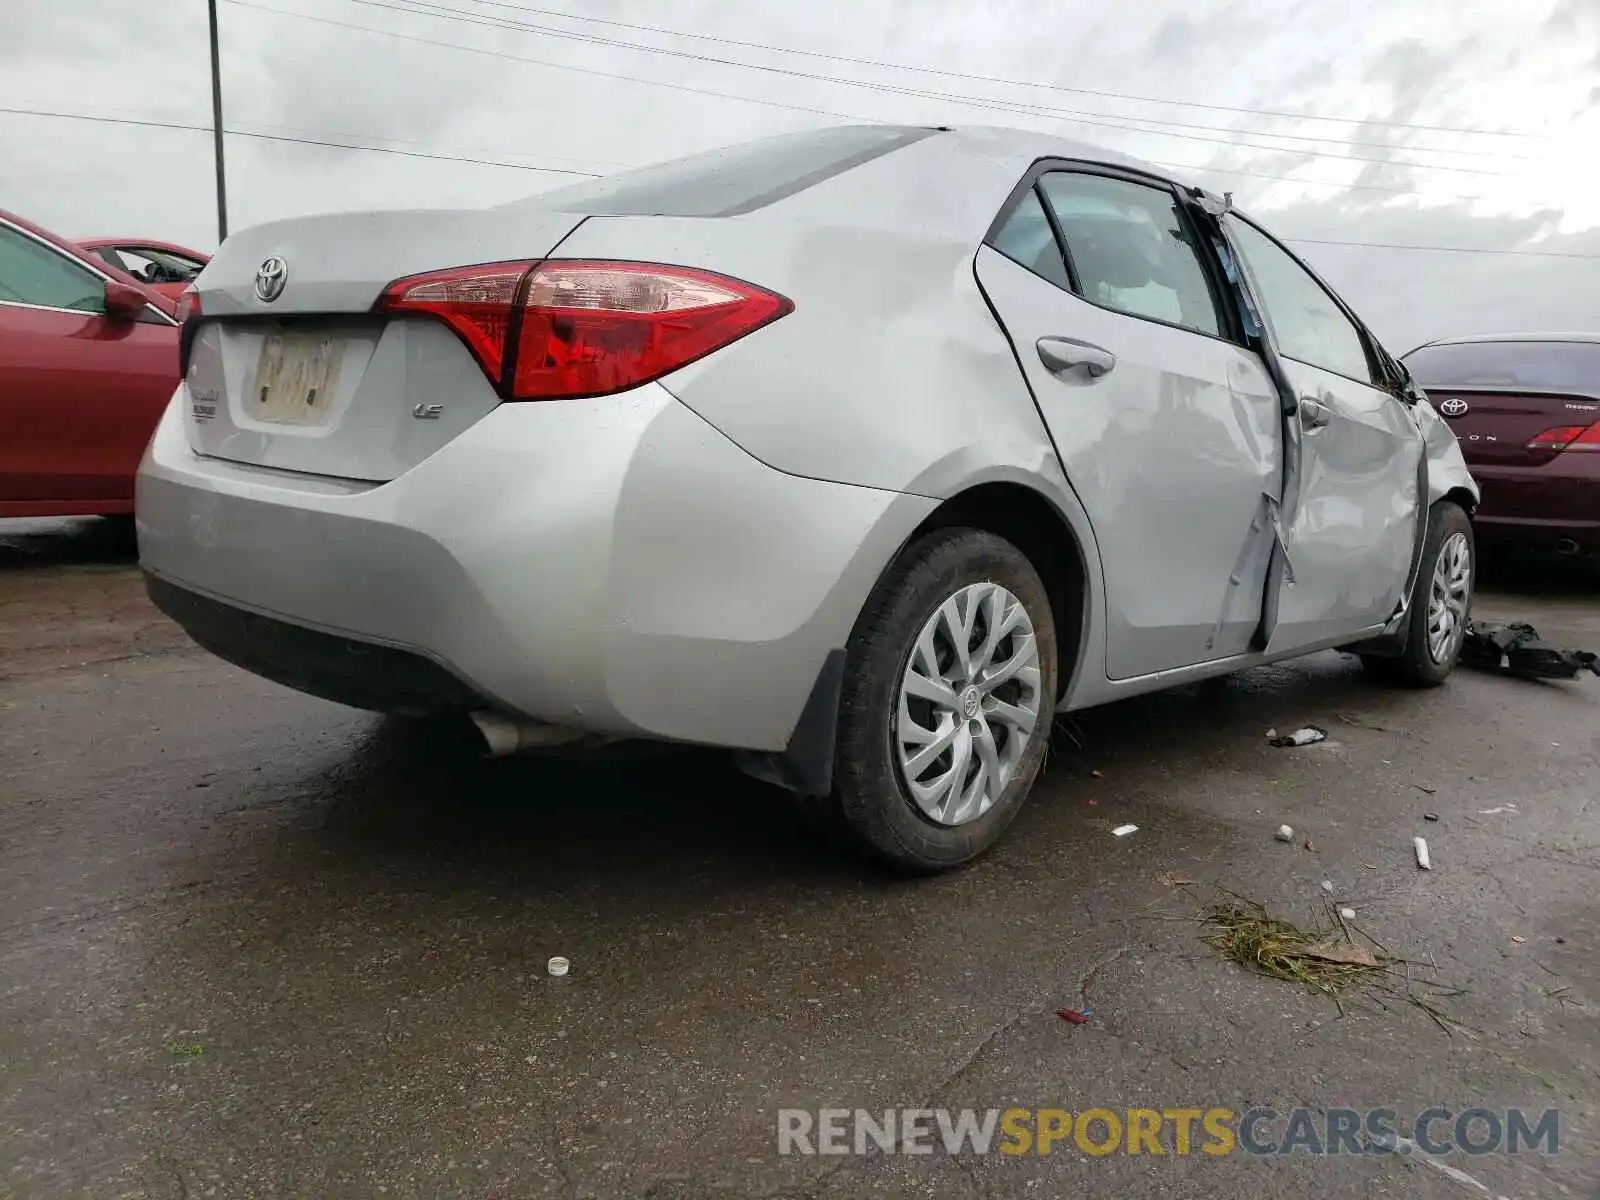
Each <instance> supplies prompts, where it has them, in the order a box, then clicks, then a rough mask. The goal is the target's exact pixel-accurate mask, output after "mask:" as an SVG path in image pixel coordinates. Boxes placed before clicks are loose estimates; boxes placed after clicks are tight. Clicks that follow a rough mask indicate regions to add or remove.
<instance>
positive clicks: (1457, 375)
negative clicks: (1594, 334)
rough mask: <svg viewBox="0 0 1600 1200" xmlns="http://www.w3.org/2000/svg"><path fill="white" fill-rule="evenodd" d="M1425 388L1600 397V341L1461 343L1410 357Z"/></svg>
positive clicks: (1409, 363)
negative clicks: (1514, 390) (1523, 390)
mask: <svg viewBox="0 0 1600 1200" xmlns="http://www.w3.org/2000/svg"><path fill="white" fill-rule="evenodd" d="M1405 363H1406V366H1408V367H1410V368H1411V374H1412V375H1413V376H1415V377H1416V380H1417V382H1418V383H1420V384H1421V385H1422V386H1423V387H1425V388H1426V387H1503V388H1526V389H1528V390H1529V391H1544V392H1588V393H1590V394H1595V393H1600V342H1456V343H1453V344H1449V345H1444V346H1422V347H1420V348H1419V349H1416V350H1413V351H1412V352H1411V353H1410V354H1408V355H1406V357H1405Z"/></svg>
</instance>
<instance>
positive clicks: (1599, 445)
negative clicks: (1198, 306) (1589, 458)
mask: <svg viewBox="0 0 1600 1200" xmlns="http://www.w3.org/2000/svg"><path fill="white" fill-rule="evenodd" d="M1526 449H1529V450H1600V421H1596V422H1595V423H1594V424H1593V425H1589V426H1583V425H1558V426H1556V427H1555V428H1554V429H1546V430H1545V431H1544V432H1543V433H1541V434H1540V435H1539V436H1538V437H1536V438H1534V439H1533V440H1532V441H1530V442H1529V443H1528V445H1527V447H1526Z"/></svg>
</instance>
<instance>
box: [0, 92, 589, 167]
mask: <svg viewBox="0 0 1600 1200" xmlns="http://www.w3.org/2000/svg"><path fill="white" fill-rule="evenodd" d="M0 113H8V114H10V115H12V116H23V117H50V118H52V119H55V120H60V121H93V122H98V123H101V124H106V125H137V126H140V127H142V128H146V129H183V130H188V131H190V132H194V133H210V132H211V126H209V125H195V124H191V123H188V122H181V121H151V120H144V119H140V118H135V117H106V116H100V115H97V114H94V113H73V112H55V111H51V110H47V109H38V108H11V107H7V106H4V105H0ZM223 132H224V133H226V134H227V135H228V136H229V137H243V138H255V139H257V140H259V141H264V142H284V143H288V144H290V145H295V146H323V147H327V148H329V149H333V150H363V151H367V152H369V153H372V154H398V155H401V156H402V157H405V158H425V159H431V160H433V161H435V162H459V163H475V164H477V165H478V166H483V167H509V168H511V169H513V170H517V171H540V172H544V173H546V174H550V175H582V176H585V177H586V178H589V179H599V178H601V176H600V175H599V174H598V173H596V172H594V171H569V170H566V169H565V168H562V167H536V166H531V165H530V164H528V163H514V162H501V161H497V160H495V159H488V158H467V157H463V156H461V155H455V154H426V153H423V152H422V151H420V150H395V149H393V148H391V147H387V146H357V145H350V144H347V143H345V142H330V141H323V140H320V139H317V138H303V137H288V136H286V135H280V134H273V133H252V132H250V131H249V130H245V129H226V130H224V131H223Z"/></svg>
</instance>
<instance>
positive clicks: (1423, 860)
mask: <svg viewBox="0 0 1600 1200" xmlns="http://www.w3.org/2000/svg"><path fill="white" fill-rule="evenodd" d="M1411 846H1412V849H1414V850H1415V851H1416V852H1417V866H1419V867H1421V868H1422V869H1423V870H1424V871H1431V870H1433V860H1432V859H1430V858H1429V857H1428V841H1427V839H1426V838H1419V837H1414V838H1412V839H1411Z"/></svg>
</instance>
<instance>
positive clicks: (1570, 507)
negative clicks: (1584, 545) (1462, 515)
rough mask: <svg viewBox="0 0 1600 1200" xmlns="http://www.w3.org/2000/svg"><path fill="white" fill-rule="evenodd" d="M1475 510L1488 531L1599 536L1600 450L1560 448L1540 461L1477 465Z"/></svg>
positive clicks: (1583, 538) (1579, 538)
mask: <svg viewBox="0 0 1600 1200" xmlns="http://www.w3.org/2000/svg"><path fill="white" fill-rule="evenodd" d="M1472 473H1473V475H1474V476H1475V477H1476V478H1477V480H1478V483H1479V485H1480V487H1481V488H1482V490H1483V500H1482V503H1481V504H1480V505H1479V506H1478V511H1477V513H1476V514H1475V516H1474V520H1475V521H1476V522H1477V524H1478V525H1479V526H1480V527H1481V528H1483V529H1485V530H1486V531H1488V532H1491V533H1493V532H1503V533H1519V532H1520V533H1527V534H1530V535H1534V536H1541V535H1542V536H1548V537H1550V538H1560V537H1570V538H1573V539H1574V540H1577V541H1580V542H1582V541H1589V542H1595V541H1600V454H1559V455H1557V456H1556V457H1555V458H1553V459H1551V460H1550V461H1549V462H1548V463H1545V464H1544V465H1542V466H1538V467H1504V466H1501V467H1495V466H1474V467H1473V468H1472Z"/></svg>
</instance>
